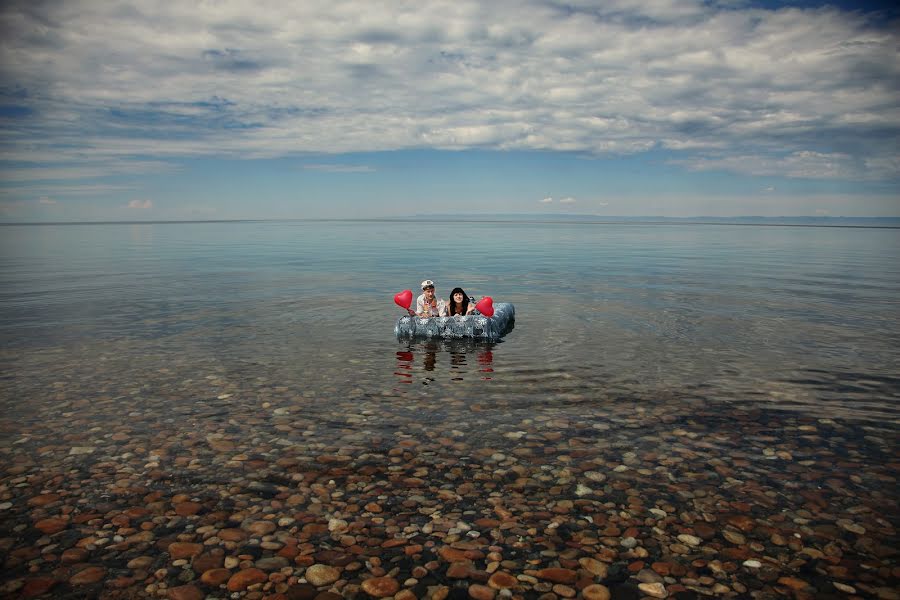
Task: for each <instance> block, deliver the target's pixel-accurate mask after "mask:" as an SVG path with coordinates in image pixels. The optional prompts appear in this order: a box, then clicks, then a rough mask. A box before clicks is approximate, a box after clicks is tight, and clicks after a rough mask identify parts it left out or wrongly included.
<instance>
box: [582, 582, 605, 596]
mask: <svg viewBox="0 0 900 600" xmlns="http://www.w3.org/2000/svg"><path fill="white" fill-rule="evenodd" d="M581 595H582V597H583V598H584V600H609V599H610V597H611V596H610V593H609V588H607V587H606V586H605V585H600V584H596V583H595V584H593V585H589V586H587V587H586V588H584V589H583V590H581Z"/></svg>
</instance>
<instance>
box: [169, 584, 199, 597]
mask: <svg viewBox="0 0 900 600" xmlns="http://www.w3.org/2000/svg"><path fill="white" fill-rule="evenodd" d="M166 597H167V598H169V600H203V598H205V597H206V594H204V593H203V592H202V591H200V588H198V587H196V586H193V585H179V586H177V587H173V588H169V591H168V592H167V593H166Z"/></svg>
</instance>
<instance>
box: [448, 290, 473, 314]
mask: <svg viewBox="0 0 900 600" xmlns="http://www.w3.org/2000/svg"><path fill="white" fill-rule="evenodd" d="M458 293H459V294H462V295H463V301H462V304H459V305H457V304H456V301H455V300H454V299H453V296H455V295H456V294H458ZM457 306H460V307H461V308H460V310H459V311H457V310H456V307H457ZM467 310H469V297H468V296H467V295H466V293H465V292H464V291H463V289H462V288H458V287H456V288H453V291H452V292H450V316H451V317H452V316H454V315H456V314H461V315H463V316H465V314H466V311H467Z"/></svg>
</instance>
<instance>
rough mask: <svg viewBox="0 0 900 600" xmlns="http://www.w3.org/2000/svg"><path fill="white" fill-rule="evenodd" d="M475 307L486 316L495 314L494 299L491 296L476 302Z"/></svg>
mask: <svg viewBox="0 0 900 600" xmlns="http://www.w3.org/2000/svg"><path fill="white" fill-rule="evenodd" d="M475 308H476V309H478V312H480V313H481V314H483V315H484V316H486V317H493V316H494V300H493V298H491V297H490V296H485V297H484V298H482V299H481V300H479V301H478V302H477V303H476V304H475Z"/></svg>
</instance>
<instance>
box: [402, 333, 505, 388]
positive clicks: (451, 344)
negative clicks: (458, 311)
mask: <svg viewBox="0 0 900 600" xmlns="http://www.w3.org/2000/svg"><path fill="white" fill-rule="evenodd" d="M400 343H401V347H403V348H405V349H404V350H398V351H397V353H396V355H397V366H396V369H397V370H396V371H394V375H397V377H399V378H400V379H399V382H400V383H403V384H410V383H412V382H413V379H414V377H415V371H417V370H418V367H417V366H416V363H417V362H418V361H417V360H416V355H419V359H420V360H421V369H422V370H424V371H425V372H426V373H427V375H426V377H425V378H424V380H423V381H422V383H423V384H424V385H428V384H429V383H431V382H433V381H435V378H434V376H435V375H436V374H437V373H436V372H439V373H443V372H445V371H446V373H447V374H448V375H451V380H452V381H462V380H463V378H464V376H465V377H466V378H468V377H470V376H477V377H478V378H479V379H483V380H490V379H491V377H492V375H491V374H492V373H493V372H494V369H493V363H494V352H493V350H494V348H495V347H496V346H497V344H498V342H496V341H491V340H483V339H476V338H416V339H412V338H406V339H404V340H401V341H400ZM442 355H443V356H442ZM473 358H474V360H473ZM448 359H449V360H448Z"/></svg>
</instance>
